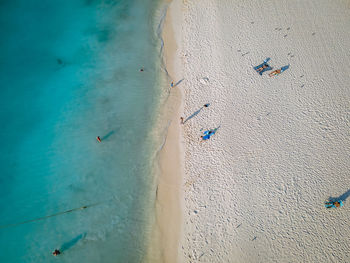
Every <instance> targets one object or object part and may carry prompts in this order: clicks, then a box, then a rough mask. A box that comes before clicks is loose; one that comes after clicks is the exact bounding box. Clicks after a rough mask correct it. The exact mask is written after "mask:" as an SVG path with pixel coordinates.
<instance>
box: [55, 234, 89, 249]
mask: <svg viewBox="0 0 350 263" xmlns="http://www.w3.org/2000/svg"><path fill="white" fill-rule="evenodd" d="M85 236H86V233H83V234H80V235H77V236H76V237H75V238H73V239H71V240H69V241H68V242H66V243H64V244H63V245H62V246H61V248H60V249H59V250H60V251H61V253H62V252H64V251H66V250H68V249H70V248H72V247H73V246H75V245H76V244H77V243H78V242H79V241H80V240H81V239H83V238H84V237H85Z"/></svg>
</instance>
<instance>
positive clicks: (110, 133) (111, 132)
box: [101, 131, 115, 141]
mask: <svg viewBox="0 0 350 263" xmlns="http://www.w3.org/2000/svg"><path fill="white" fill-rule="evenodd" d="M114 133H115V131H110V132H109V133H107V134H106V135H104V136H102V137H101V140H102V141H105V140H107V139H108V138H109V137H110V136H112V135H113V134H114Z"/></svg>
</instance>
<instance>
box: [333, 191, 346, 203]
mask: <svg viewBox="0 0 350 263" xmlns="http://www.w3.org/2000/svg"><path fill="white" fill-rule="evenodd" d="M349 196H350V189H349V190H347V191H346V192H345V193H344V194H342V195H340V196H338V197H331V196H330V197H329V201H333V202H334V201H338V200H342V201H345V200H346V199H347V198H348V197H349Z"/></svg>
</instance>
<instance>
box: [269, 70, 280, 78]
mask: <svg viewBox="0 0 350 263" xmlns="http://www.w3.org/2000/svg"><path fill="white" fill-rule="evenodd" d="M280 73H281V70H280V69H276V70H274V71H272V72H271V73H270V74H269V76H270V77H272V76H276V75H278V74H280Z"/></svg>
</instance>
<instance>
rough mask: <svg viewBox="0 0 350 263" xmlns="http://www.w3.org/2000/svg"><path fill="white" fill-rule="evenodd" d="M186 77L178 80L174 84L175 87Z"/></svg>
mask: <svg viewBox="0 0 350 263" xmlns="http://www.w3.org/2000/svg"><path fill="white" fill-rule="evenodd" d="M183 80H184V79H180V80H179V81H178V82H176V83H175V84H174V86H173V88H175V87H176V86H177V85H180V83H181V82H182V81H183Z"/></svg>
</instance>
